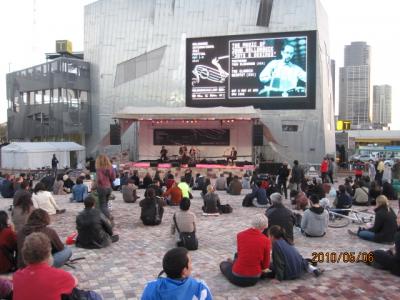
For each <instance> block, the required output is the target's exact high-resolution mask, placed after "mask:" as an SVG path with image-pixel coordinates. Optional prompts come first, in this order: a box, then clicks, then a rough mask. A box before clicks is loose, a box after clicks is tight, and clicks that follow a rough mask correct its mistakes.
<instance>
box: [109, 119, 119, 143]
mask: <svg viewBox="0 0 400 300" xmlns="http://www.w3.org/2000/svg"><path fill="white" fill-rule="evenodd" d="M110 145H121V126H119V124H110Z"/></svg>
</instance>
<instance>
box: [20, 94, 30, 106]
mask: <svg viewBox="0 0 400 300" xmlns="http://www.w3.org/2000/svg"><path fill="white" fill-rule="evenodd" d="M21 97H22V102H23V103H24V104H25V105H27V104H29V103H28V93H27V92H24V93H21Z"/></svg>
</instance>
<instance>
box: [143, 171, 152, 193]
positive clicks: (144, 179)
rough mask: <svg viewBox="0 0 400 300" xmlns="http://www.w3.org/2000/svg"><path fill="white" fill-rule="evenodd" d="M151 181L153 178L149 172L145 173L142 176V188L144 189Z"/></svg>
mask: <svg viewBox="0 0 400 300" xmlns="http://www.w3.org/2000/svg"><path fill="white" fill-rule="evenodd" d="M152 183H153V178H151V175H150V173H146V175H145V176H144V177H143V188H144V189H145V190H146V189H147V188H148V187H149V185H150V184H152Z"/></svg>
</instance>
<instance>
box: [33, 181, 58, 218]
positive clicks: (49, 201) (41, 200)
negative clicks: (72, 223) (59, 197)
mask: <svg viewBox="0 0 400 300" xmlns="http://www.w3.org/2000/svg"><path fill="white" fill-rule="evenodd" d="M32 202H33V206H34V207H35V208H41V209H44V210H45V211H47V213H48V214H49V215H55V214H59V213H63V212H65V209H60V208H59V207H58V205H57V203H56V200H54V198H53V196H52V195H51V193H50V192H48V191H46V187H45V186H44V184H43V183H42V182H38V183H37V184H36V185H35V188H34V190H33V194H32Z"/></svg>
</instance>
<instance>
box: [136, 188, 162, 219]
mask: <svg viewBox="0 0 400 300" xmlns="http://www.w3.org/2000/svg"><path fill="white" fill-rule="evenodd" d="M146 195H147V196H146V197H145V198H144V199H143V200H142V201H140V202H139V205H140V207H141V208H142V210H141V213H140V219H141V220H142V222H143V224H144V225H159V224H161V220H162V217H163V214H164V207H163V206H164V201H163V200H162V198H160V197H156V193H155V191H154V189H152V188H149V189H147V190H146Z"/></svg>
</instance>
